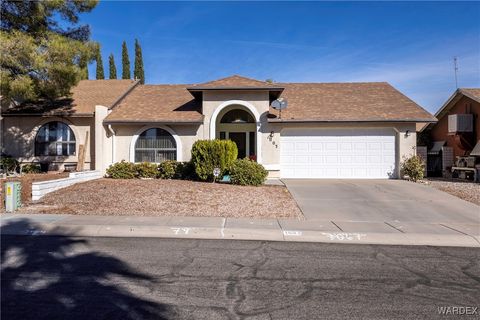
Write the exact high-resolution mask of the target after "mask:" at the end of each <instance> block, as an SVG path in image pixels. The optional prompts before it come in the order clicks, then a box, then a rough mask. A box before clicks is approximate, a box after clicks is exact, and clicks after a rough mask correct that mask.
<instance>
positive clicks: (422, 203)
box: [282, 179, 480, 224]
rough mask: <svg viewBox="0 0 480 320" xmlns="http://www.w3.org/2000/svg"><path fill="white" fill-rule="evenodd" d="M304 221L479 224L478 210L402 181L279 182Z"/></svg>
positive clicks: (437, 192)
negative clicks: (298, 208)
mask: <svg viewBox="0 0 480 320" xmlns="http://www.w3.org/2000/svg"><path fill="white" fill-rule="evenodd" d="M282 181H283V182H284V183H285V185H286V186H287V188H288V190H290V192H291V194H292V195H293V197H294V198H295V200H296V201H297V203H298V205H299V207H300V209H301V210H302V211H303V214H304V215H305V217H306V219H307V220H321V221H368V222H385V221H400V222H413V223H464V224H465V223H466V224H478V223H480V207H479V206H477V205H474V204H472V203H470V202H467V201H464V200H461V199H459V198H457V197H454V196H452V195H450V194H447V193H445V192H442V191H439V190H437V189H434V188H431V187H429V186H425V185H422V184H418V183H412V182H408V181H403V180H303V179H302V180H297V179H285V180H282Z"/></svg>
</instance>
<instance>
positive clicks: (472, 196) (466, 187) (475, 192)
mask: <svg viewBox="0 0 480 320" xmlns="http://www.w3.org/2000/svg"><path fill="white" fill-rule="evenodd" d="M427 183H428V184H429V185H431V186H432V187H434V188H435V189H439V190H442V191H443V192H447V193H450V194H451V195H454V196H456V197H459V198H460V199H463V200H466V201H469V202H472V203H475V204H476V205H479V206H480V183H473V182H469V181H462V180H447V179H441V178H438V179H435V178H429V179H428V182H427Z"/></svg>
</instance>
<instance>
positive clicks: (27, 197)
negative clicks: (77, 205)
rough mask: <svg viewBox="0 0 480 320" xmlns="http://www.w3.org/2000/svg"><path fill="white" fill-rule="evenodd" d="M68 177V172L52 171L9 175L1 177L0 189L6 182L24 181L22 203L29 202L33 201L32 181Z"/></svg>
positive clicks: (2, 204)
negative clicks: (4, 177) (17, 175)
mask: <svg viewBox="0 0 480 320" xmlns="http://www.w3.org/2000/svg"><path fill="white" fill-rule="evenodd" d="M66 177H68V172H50V173H27V174H23V175H21V176H19V177H9V178H6V179H0V190H3V187H4V184H5V182H8V181H20V182H21V183H22V203H29V202H30V201H32V182H39V181H47V180H56V179H62V178H66ZM1 200H2V201H1V204H0V212H4V209H5V208H4V206H5V204H4V201H5V195H4V192H3V191H2V192H1Z"/></svg>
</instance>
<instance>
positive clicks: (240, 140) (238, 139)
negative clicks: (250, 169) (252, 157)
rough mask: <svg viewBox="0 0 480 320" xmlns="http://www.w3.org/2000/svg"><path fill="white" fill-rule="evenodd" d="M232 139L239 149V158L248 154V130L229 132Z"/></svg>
mask: <svg viewBox="0 0 480 320" xmlns="http://www.w3.org/2000/svg"><path fill="white" fill-rule="evenodd" d="M228 137H229V139H230V140H232V141H233V142H235V144H236V145H237V149H238V158H239V159H243V158H245V157H246V155H247V133H246V132H230V133H229V134H228Z"/></svg>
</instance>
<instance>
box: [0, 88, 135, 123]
mask: <svg viewBox="0 0 480 320" xmlns="http://www.w3.org/2000/svg"><path fill="white" fill-rule="evenodd" d="M137 83H138V82H136V81H133V80H81V81H80V82H79V83H78V84H77V85H76V86H75V87H74V88H72V95H71V97H68V98H62V99H58V100H56V101H54V102H50V101H40V102H35V103H25V104H22V105H20V106H17V107H13V108H10V109H7V110H6V111H5V112H3V113H2V114H3V115H9V114H12V115H13V114H43V115H93V113H94V112H95V106H96V105H102V106H105V107H112V106H113V104H114V103H115V102H117V101H118V99H120V98H121V97H122V96H123V95H125V94H126V93H127V92H128V91H129V90H130V89H131V88H132V87H133V86H134V85H136V84H137Z"/></svg>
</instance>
